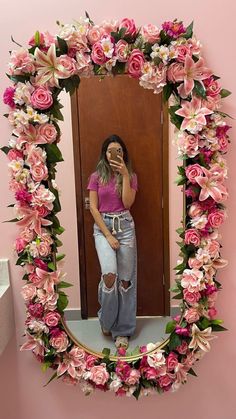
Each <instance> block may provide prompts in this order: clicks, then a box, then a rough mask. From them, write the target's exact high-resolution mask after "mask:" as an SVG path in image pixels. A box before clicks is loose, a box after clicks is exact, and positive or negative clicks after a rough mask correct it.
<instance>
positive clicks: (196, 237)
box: [184, 228, 201, 246]
mask: <svg viewBox="0 0 236 419" xmlns="http://www.w3.org/2000/svg"><path fill="white" fill-rule="evenodd" d="M184 241H185V243H186V244H193V245H194V246H199V245H200V242H201V237H200V234H199V232H198V231H197V230H195V229H194V228H190V229H189V230H186V232H185V236H184Z"/></svg>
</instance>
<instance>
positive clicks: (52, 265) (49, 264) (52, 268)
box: [48, 262, 57, 271]
mask: <svg viewBox="0 0 236 419" xmlns="http://www.w3.org/2000/svg"><path fill="white" fill-rule="evenodd" d="M48 267H49V269H51V270H52V271H56V269H57V268H56V266H55V265H54V263H53V262H49V263H48Z"/></svg>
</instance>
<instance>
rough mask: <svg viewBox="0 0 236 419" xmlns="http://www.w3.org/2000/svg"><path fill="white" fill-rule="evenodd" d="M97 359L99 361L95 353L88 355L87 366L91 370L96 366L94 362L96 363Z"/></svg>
mask: <svg viewBox="0 0 236 419" xmlns="http://www.w3.org/2000/svg"><path fill="white" fill-rule="evenodd" d="M96 361H97V358H96V356H94V355H88V356H87V357H86V368H87V369H88V370H90V369H91V368H92V367H93V366H94V364H95V362H96Z"/></svg>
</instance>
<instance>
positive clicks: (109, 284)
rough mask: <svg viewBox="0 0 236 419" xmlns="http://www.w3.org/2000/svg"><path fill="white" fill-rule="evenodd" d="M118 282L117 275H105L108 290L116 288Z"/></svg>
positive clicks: (104, 279)
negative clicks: (116, 281) (115, 284)
mask: <svg viewBox="0 0 236 419" xmlns="http://www.w3.org/2000/svg"><path fill="white" fill-rule="evenodd" d="M115 280H116V274H113V273H109V274H105V275H103V281H104V284H105V286H106V287H107V288H112V287H113V286H114V283H115Z"/></svg>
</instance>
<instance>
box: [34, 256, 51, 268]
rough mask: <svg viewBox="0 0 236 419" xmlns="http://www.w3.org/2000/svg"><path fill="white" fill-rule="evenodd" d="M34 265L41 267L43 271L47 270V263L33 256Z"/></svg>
mask: <svg viewBox="0 0 236 419" xmlns="http://www.w3.org/2000/svg"><path fill="white" fill-rule="evenodd" d="M34 263H35V266H37V267H38V268H40V269H42V270H43V271H48V265H47V263H46V262H44V261H43V260H41V259H38V258H35V259H34Z"/></svg>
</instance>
